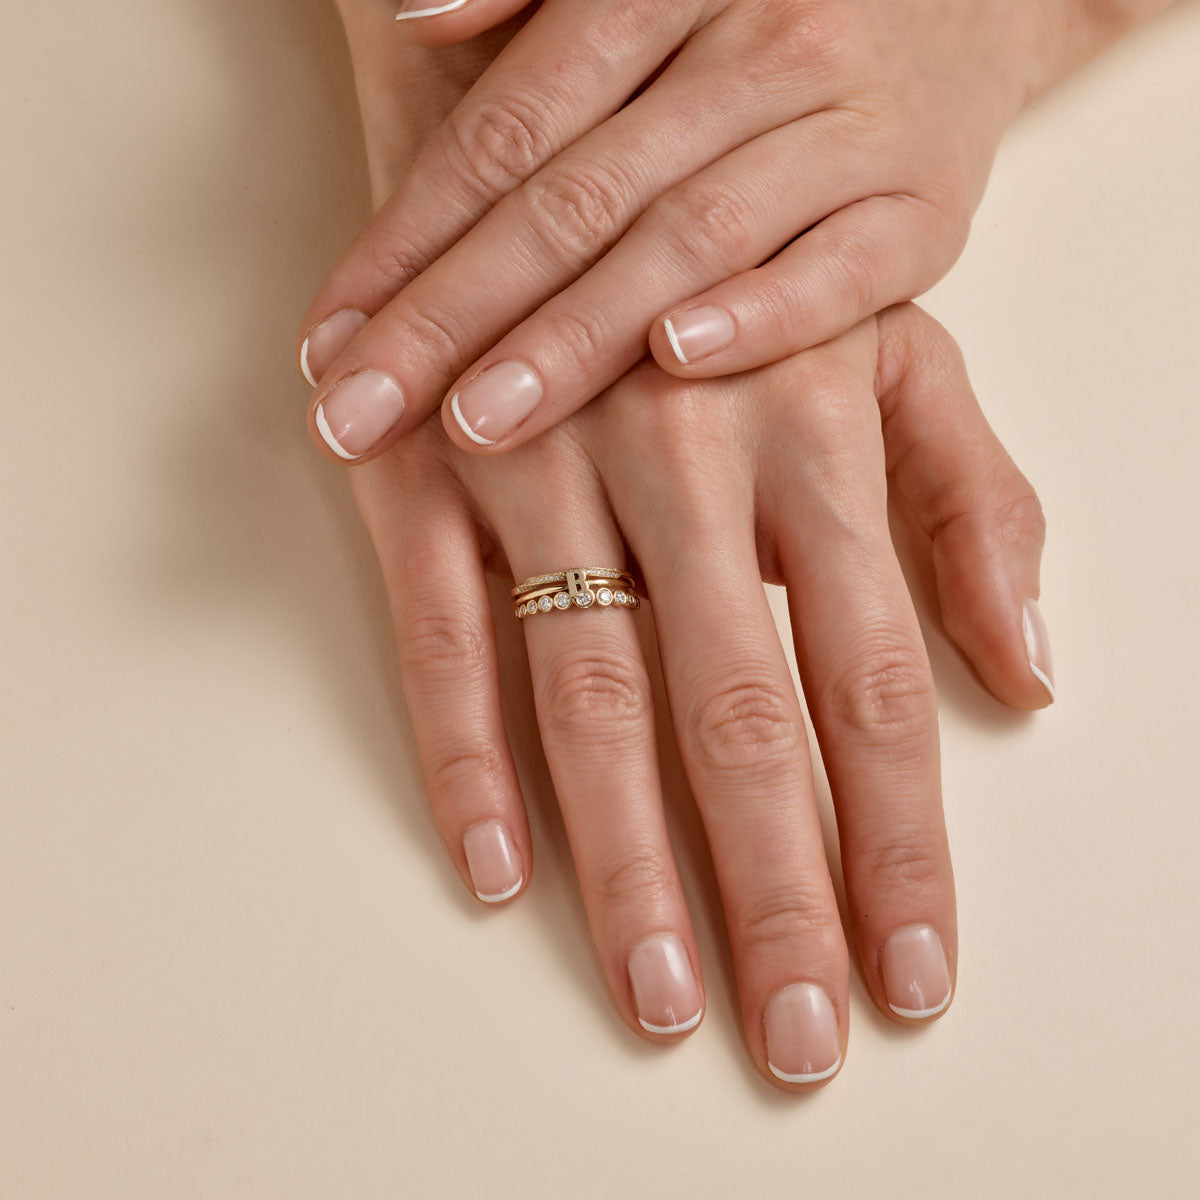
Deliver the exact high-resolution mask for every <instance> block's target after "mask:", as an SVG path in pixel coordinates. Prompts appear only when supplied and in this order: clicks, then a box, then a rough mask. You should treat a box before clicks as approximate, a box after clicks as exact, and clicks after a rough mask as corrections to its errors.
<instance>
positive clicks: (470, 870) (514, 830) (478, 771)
mask: <svg viewBox="0 0 1200 1200" xmlns="http://www.w3.org/2000/svg"><path fill="white" fill-rule="evenodd" d="M355 485H356V489H357V490H358V492H359V495H360V497H363V498H364V499H366V498H369V497H375V499H374V501H373V502H372V501H370V500H367V502H364V503H363V505H362V508H363V512H364V514H365V516H366V519H367V524H368V528H369V531H370V534H371V538H372V541H373V542H374V544H375V549H376V552H377V553H378V555H379V560H380V563H381V564H382V567H383V577H384V581H385V582H386V584H387V590H388V598H389V601H390V604H391V610H392V620H393V623H394V625H395V630H396V643H397V646H398V648H399V652H400V666H401V678H402V681H403V686H404V696H405V700H406V702H407V705H408V711H409V716H410V719H411V721H412V726H413V733H414V736H415V738H416V743H417V749H418V751H419V753H420V758H421V769H422V772H423V774H424V777H425V783H426V787H427V788H428V792H429V801H430V804H431V806H432V809H433V815H434V818H435V820H436V822H437V825H438V828H439V829H440V830H441V834H442V837H443V839H444V840H445V843H446V848H447V850H448V851H449V852H450V857H451V859H452V860H453V862H454V865H455V867H456V868H457V870H458V872H459V874H460V875H461V876H462V879H463V881H464V882H465V883H467V884H468V886H469V887H470V888H471V891H472V892H473V893H474V894H475V895H476V896H477V897H478V898H479V899H480V900H482V901H484V902H486V903H488V904H498V903H500V902H502V901H505V900H509V899H511V898H512V897H514V896H516V895H517V894H518V893H519V892H520V891H521V890H522V889H523V888H524V887H526V886H527V885H528V882H529V877H530V871H531V869H532V863H533V856H532V849H531V843H530V838H529V827H528V823H527V819H526V814H525V808H524V803H523V801H522V797H521V790H520V784H519V783H518V781H517V774H516V769H515V766H514V764H513V760H512V754H511V751H510V749H509V745H508V739H507V737H506V735H505V732H504V720H503V717H502V715H501V709H500V685H499V677H498V666H497V656H496V646H495V637H494V633H493V629H492V623H491V618H490V613H489V606H488V596H487V589H486V584H485V580H484V571H483V564H482V560H481V556H480V547H479V536H478V532H477V530H476V529H475V527H474V524H473V521H472V518H471V516H470V514H469V511H468V509H467V506H466V505H465V503H463V501H462V498H461V497H460V496H459V495H458V493H457V490H456V486H455V484H454V483H453V482H452V481H450V480H449V478H448V476H447V475H446V474H444V473H443V472H442V471H441V470H440V469H438V468H427V469H424V470H422V469H421V468H420V466H419V464H418V462H417V460H416V458H415V456H409V460H408V461H406V462H405V463H404V464H403V465H401V464H399V463H396V462H392V461H387V462H383V463H377V464H376V465H375V466H374V467H373V468H372V469H371V470H370V471H369V472H363V473H360V474H359V475H357V476H356V477H355ZM398 507H399V508H400V509H401V510H402V511H403V519H397V518H396V516H395V514H396V512H397V508H398Z"/></svg>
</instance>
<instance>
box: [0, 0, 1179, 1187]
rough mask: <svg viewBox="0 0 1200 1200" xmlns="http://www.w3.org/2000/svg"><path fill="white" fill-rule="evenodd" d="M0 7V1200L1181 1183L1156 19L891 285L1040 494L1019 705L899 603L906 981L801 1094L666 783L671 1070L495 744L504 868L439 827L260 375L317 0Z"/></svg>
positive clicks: (317, 464) (366, 615)
mask: <svg viewBox="0 0 1200 1200" xmlns="http://www.w3.org/2000/svg"><path fill="white" fill-rule="evenodd" d="M5 9H6V13H5V21H4V29H3V33H2V35H0V104H2V111H3V112H4V114H5V127H4V136H3V163H4V168H3V170H4V183H3V187H2V188H0V230H2V232H0V245H2V260H0V261H2V263H3V286H2V292H3V294H2V296H0V339H2V341H0V345H2V348H3V358H4V362H5V364H6V366H7V368H8V369H9V371H10V375H9V382H8V384H7V385H6V394H7V395H8V401H7V402H6V404H5V411H6V414H7V416H6V419H5V436H6V438H7V453H6V455H5V460H4V467H3V472H2V474H0V497H2V500H3V504H2V506H0V522H2V531H0V535H2V538H3V542H2V545H3V559H2V562H3V567H2V574H0V629H2V632H0V646H2V663H0V670H2V676H0V678H2V680H3V692H2V695H0V773H2V779H0V785H2V793H0V804H2V806H3V809H2V813H0V816H2V821H0V829H2V832H0V1195H3V1196H4V1197H6V1198H8V1197H11V1198H13V1200H51V1198H59V1197H72V1198H74V1197H79V1198H81V1200H83V1198H86V1200H109V1198H113V1200H117V1198H120V1200H133V1198H136V1200H143V1198H145V1200H149V1198H154V1200H161V1198H164V1197H171V1198H172V1200H192V1198H197V1200H198V1198H201V1197H203V1198H212V1197H222V1198H231V1197H232V1198H241V1197H247V1198H254V1200H275V1198H279V1200H284V1198H287V1200H310V1198H312V1200H315V1198H317V1197H322V1198H324V1197H334V1196H337V1197H354V1198H355V1200H372V1198H374V1197H396V1196H405V1197H408V1196H412V1197H458V1196H463V1197H466V1196H479V1197H495V1198H496V1200H500V1198H508V1197H513V1198H515V1197H530V1196H533V1197H539V1198H540V1197H571V1198H580V1200H584V1198H592V1197H596V1198H599V1197H612V1196H634V1197H651V1196H654V1197H659V1196H666V1197H701V1196H703V1197H709V1196H712V1197H717V1196H722V1197H724V1196H737V1197H741V1196H780V1197H782V1196H793V1195H804V1196H829V1197H861V1196H869V1195H879V1194H884V1195H888V1196H890V1197H894V1198H896V1200H901V1198H905V1197H914V1198H917V1197H919V1198H921V1200H929V1198H930V1197H934V1198H939V1200H940V1198H941V1197H947V1198H949V1197H961V1196H969V1197H1004V1198H1008V1197H1053V1198H1058V1197H1062V1198H1067V1197H1097V1196H1114V1197H1125V1196H1134V1195H1148V1196H1150V1195H1152V1196H1156V1197H1184V1196H1192V1195H1195V1194H1196V1191H1195V1186H1196V1185H1195V1180H1196V1178H1197V1177H1200V1176H1198V1174H1197V1172H1198V1171H1200V1162H1198V1152H1197V1142H1196V1135H1195V1125H1196V1121H1197V1118H1198V1117H1200V1111H1198V1105H1197V1082H1196V1077H1197V1069H1198V1067H1200V1055H1198V1053H1197V1051H1198V1049H1200V1038H1198V1035H1197V1020H1196V1011H1197V997H1198V995H1200V970H1198V963H1200V956H1198V953H1197V941H1198V934H1197V924H1198V922H1200V906H1198V904H1197V901H1198V899H1200V882H1198V879H1197V839H1198V836H1200V828H1198V822H1197V815H1196V814H1197V801H1198V800H1200V794H1198V792H1200V788H1198V787H1197V768H1196V757H1197V725H1198V723H1200V701H1198V699H1197V692H1198V689H1197V671H1198V668H1200V663H1198V655H1197V649H1198V646H1200V633H1198V630H1200V621H1198V620H1197V608H1198V605H1200V566H1198V564H1197V551H1198V550H1200V520H1198V517H1197V482H1196V465H1197V449H1196V446H1197V440H1198V438H1200V411H1198V404H1197V401H1198V395H1197V392H1198V389H1197V384H1196V369H1195V351H1196V345H1197V339H1196V333H1197V325H1198V320H1197V318H1198V316H1200V310H1198V303H1197V298H1196V295H1197V284H1196V279H1197V275H1198V274H1200V240H1198V235H1197V224H1198V221H1197V218H1198V215H1200V214H1198V208H1197V201H1196V194H1197V188H1200V137H1198V136H1197V113H1198V112H1200V6H1197V5H1196V4H1195V3H1191V4H1187V5H1185V6H1184V7H1183V8H1181V9H1179V10H1177V11H1175V12H1174V13H1172V14H1171V15H1169V16H1168V17H1167V18H1165V19H1163V20H1161V21H1160V22H1158V23H1157V24H1156V25H1154V26H1152V27H1149V28H1147V29H1146V30H1144V31H1143V32H1141V33H1140V34H1138V35H1137V36H1135V37H1133V38H1132V39H1130V40H1129V41H1127V42H1126V43H1125V44H1124V45H1122V46H1121V47H1120V48H1118V50H1117V51H1115V52H1113V53H1111V54H1110V55H1109V56H1107V57H1106V58H1105V59H1103V60H1102V61H1101V62H1099V63H1098V64H1096V65H1094V66H1093V67H1092V68H1091V69H1089V70H1088V71H1087V72H1086V73H1085V74H1084V75H1082V76H1080V77H1079V78H1078V79H1076V80H1075V81H1074V82H1072V83H1071V84H1069V85H1068V86H1066V87H1064V88H1063V89H1061V90H1060V91H1059V92H1057V93H1056V94H1054V95H1053V96H1052V97H1050V98H1048V99H1046V100H1045V101H1044V102H1042V103H1041V104H1039V105H1038V106H1037V108H1036V109H1035V110H1034V111H1032V112H1030V113H1029V114H1027V115H1026V116H1025V118H1024V119H1023V120H1022V121H1021V122H1020V124H1019V126H1018V127H1017V128H1016V129H1015V130H1014V131H1013V133H1012V134H1011V136H1010V137H1009V139H1008V140H1007V142H1006V143H1005V145H1004V147H1003V149H1002V152H1001V155H1000V158H999V161H998V163H997V166H996V170H995V173H994V176H993V181H992V185H991V188H990V191H989V194H988V197H987V199H986V201H985V203H984V205H983V208H982V210H981V211H980V213H979V216H978V219H977V221H976V226H975V233H974V237H973V239H972V242H971V245H970V247H969V249H968V251H967V253H966V255H965V257H964V258H963V260H962V262H961V264H960V265H959V266H958V267H957V268H956V270H955V271H954V272H953V274H952V276H951V277H950V279H949V280H948V281H947V282H946V283H945V284H943V285H942V286H941V287H939V288H938V290H937V291H936V293H935V294H934V295H932V296H931V297H930V299H929V305H930V307H931V308H932V309H933V311H934V312H935V313H937V314H938V315H939V316H940V317H941V318H942V319H943V320H944V321H945V322H946V323H947V324H948V325H949V326H950V327H951V329H952V330H953V331H954V332H955V333H956V334H957V336H958V338H959V339H960V340H961V342H962V344H963V347H964V349H965V350H966V354H967V359H968V362H969V363H970V364H971V367H972V373H973V378H974V381H975V383H976V386H977V388H978V390H979V392H980V394H981V396H982V397H983V399H984V401H985V404H986V406H987V409H988V411H989V414H990V416H991V417H992V419H993V421H994V423H995V425H996V426H997V428H998V430H999V432H1000V434H1001V435H1002V436H1003V437H1004V438H1005V439H1006V441H1007V443H1008V445H1009V446H1010V447H1011V449H1012V451H1013V453H1014V455H1015V456H1016V457H1017V459H1018V461H1019V462H1020V463H1021V465H1022V466H1023V467H1024V469H1025V470H1026V471H1027V473H1028V474H1029V475H1030V476H1031V477H1032V479H1033V480H1034V481H1035V482H1036V484H1037V486H1038V487H1039V488H1040V490H1041V494H1042V496H1043V498H1044V501H1045V505H1046V509H1047V512H1048V515H1049V520H1050V542H1049V548H1048V553H1047V558H1046V567H1045V575H1044V589H1043V595H1044V611H1045V613H1046V616H1047V618H1048V621H1049V623H1050V629H1051V633H1052V636H1053V641H1054V649H1055V653H1056V658H1057V672H1058V681H1059V697H1060V699H1059V703H1058V704H1057V705H1056V706H1055V707H1054V709H1052V710H1051V711H1049V712H1047V713H1045V714H1042V715H1040V716H1038V717H1036V718H1027V717H1022V716H1017V715H1014V714H1012V713H1010V712H1007V711H1003V710H1002V709H1001V708H1000V706H999V705H998V704H996V703H994V702H993V701H991V700H990V699H988V698H987V697H986V696H985V695H984V694H983V693H982V691H981V690H980V689H979V688H978V687H977V686H976V684H975V683H974V682H973V680H972V677H971V675H970V673H969V671H968V669H967V668H966V667H965V666H964V665H963V663H962V661H961V660H960V659H959V658H958V657H957V655H956V654H955V653H954V652H953V650H952V649H951V648H950V647H949V645H948V644H947V642H946V640H945V638H944V636H943V634H942V633H941V632H940V631H939V629H938V627H937V623H936V619H935V618H933V617H929V618H927V620H926V625H927V629H928V633H929V637H930V640H931V643H932V653H933V656H934V660H935V667H936V670H937V672H938V678H939V684H940V689H941V693H942V698H943V737H944V746H945V779H946V799H947V808H948V817H949V824H950V830H951V837H952V841H953V848H954V853H955V863H956V867H957V875H958V885H959V897H960V905H961V926H962V962H961V970H960V974H959V991H958V997H957V1002H956V1004H955V1006H954V1009H953V1010H952V1012H951V1013H950V1014H949V1016H948V1017H947V1019H946V1020H945V1021H943V1022H941V1023H940V1024H938V1025H937V1026H936V1027H935V1028H932V1029H929V1030H927V1031H924V1032H919V1033H913V1032H911V1031H906V1030H899V1029H896V1028H893V1027H892V1026H890V1025H889V1024H888V1023H886V1022H885V1021H883V1020H882V1019H880V1018H878V1017H877V1016H875V1015H874V1014H873V1012H872V1011H871V1010H870V1009H869V1007H868V1005H867V1002H866V997H865V993H864V991H863V989H862V986H861V984H860V983H859V982H858V981H857V980H856V981H855V985H854V986H855V990H854V998H853V1013H852V1021H853V1033H852V1041H851V1057H850V1058H849V1060H848V1065H847V1067H846V1069H845V1071H844V1072H843V1074H842V1076H841V1078H840V1079H839V1080H838V1081H837V1083H836V1084H835V1085H834V1086H833V1087H831V1088H829V1089H828V1090H826V1091H825V1092H823V1093H821V1094H820V1095H818V1096H815V1097H812V1098H808V1099H797V1098H795V1097H790V1096H787V1095H783V1094H781V1093H779V1092H777V1091H775V1090H773V1089H772V1088H771V1087H769V1086H768V1085H767V1084H766V1083H764V1082H763V1081H762V1080H761V1079H760V1078H759V1077H758V1076H757V1074H756V1073H755V1072H754V1071H753V1069H752V1068H751V1066H750V1064H749V1062H748V1061H747V1059H746V1057H745V1054H744V1051H743V1047H742V1043H741V1033H740V1028H739V1026H738V1023H737V1021H736V1016H735V1010H734V1001H733V994H732V981H731V972H730V964H729V956H728V949H727V946H726V943H725V940H724V934H723V932H722V930H721V926H720V917H719V910H718V907H717V905H716V903H715V901H714V900H713V899H712V879H711V868H710V867H709V865H708V862H707V859H706V857H705V853H704V850H703V845H702V842H701V840H700V838H699V832H698V828H697V823H696V819H695V817H694V816H693V815H692V813H691V811H690V809H689V807H688V805H687V804H686V803H683V802H680V803H677V804H675V805H674V807H673V808H672V814H671V815H672V829H673V833H674V835H675V837H676V842H677V845H678V847H679V853H680V858H681V861H682V869H683V873H684V877H685V884H686V886H687V889H688V894H689V897H690V900H691V902H692V905H693V911H694V914H695V917H696V921H697V928H698V936H699V940H700V948H701V953H702V955H703V958H704V962H705V965H706V975H707V983H708V1016H707V1019H706V1021H705V1023H704V1025H703V1026H702V1028H701V1030H700V1031H699V1033H698V1034H697V1035H696V1036H694V1037H693V1038H692V1039H690V1040H689V1041H687V1042H686V1044H684V1045H683V1046H680V1047H676V1048H674V1049H671V1050H666V1051H664V1050H663V1049H661V1048H659V1047H655V1046H651V1045H647V1044H643V1043H641V1042H639V1041H638V1040H637V1039H636V1038H635V1037H633V1036H632V1035H631V1034H629V1032H628V1031H627V1030H626V1029H625V1028H624V1026H623V1025H621V1024H620V1022H619V1021H618V1020H617V1018H616V1017H615V1015H614V1012H613V1010H612V1008H611V1006H610V1004H609V1002H608V1000H607V998H606V997H605V995H604V993H603V991H602V987H601V979H600V977H599V974H598V971H597V966H596V962H595V958H594V954H593V951H592V948H591V944H590V940H589V937H588V934H587V930H586V926H585V922H584V917H583V912H582V908H581V904H580V900H579V896H578V892H577V888H576V885H575V882H574V878H573V874H572V870H571V866H570V862H569V858H568V855H567V851H566V845H565V840H564V836H563V833H562V829H561V825H560V822H559V819H558V817H557V815H556V812H555V808H554V804H553V799H552V797H551V796H550V795H549V794H548V791H547V789H546V786H545V776H544V770H542V769H541V768H539V767H538V765H537V760H536V756H532V755H530V754H528V753H526V755H525V757H526V760H527V762H528V763H529V764H530V765H529V766H528V779H529V783H530V791H531V796H532V800H531V808H532V816H533V822H534V837H535V853H536V867H535V872H534V881H533V885H532V888H531V890H530V892H529V894H528V895H527V896H526V897H525V898H524V899H523V900H522V901H520V902H519V903H518V904H517V905H516V906H515V907H512V908H510V909H507V910H504V911H495V910H490V909H484V908H483V907H482V906H480V905H478V904H476V903H475V902H474V901H473V900H471V899H470V898H469V897H468V896H467V894H466V893H465V892H464V890H463V888H462V886H461V884H460V883H459V880H458V878H457V876H456V875H455V874H454V872H453V871H452V869H451V868H450V866H449V865H448V863H447V861H446V860H445V858H444V856H443V852H442V850H441V847H440V845H439V844H438V842H437V840H436V837H435V833H434V829H433V826H432V823H431V820H430V818H429V816H428V814H427V811H426V805H425V798H424V794H423V792H422V789H421V786H420V781H419V776H418V773H417V771H416V768H415V766H414V760H413V752H412V742H411V738H410V735H409V733H408V731H407V727H406V723H405V716H404V708H403V702H402V699H401V696H400V694H399V690H398V687H397V681H396V671H395V668H394V663H393V653H392V648H391V645H390V641H389V636H390V635H389V628H388V624H387V619H386V613H385V608H384V603H383V599H382V595H381V587H380V584H379V582H378V580H377V578H376V573H375V570H374V568H373V564H372V559H371V553H370V549H369V546H368V544H367V542H366V540H365V538H364V536H363V534H362V533H361V531H360V530H359V527H358V524H357V522H356V518H355V514H354V509H353V506H352V504H351V502H350V499H349V495H348V489H347V486H346V481H345V478H344V476H343V474H342V472H341V471H340V470H339V469H338V468H337V467H335V466H333V465H330V464H327V463H325V462H323V461H322V460H320V459H319V458H318V456H317V455H316V453H315V452H314V451H313V450H312V449H311V448H310V447H309V445H308V443H307V441H306V438H305V433H304V428H303V421H302V414H303V409H304V404H305V397H306V390H305V388H304V386H303V385H302V384H301V382H300V381H299V380H298V378H297V377H296V376H295V373H294V371H293V368H292V364H291V346H292V337H293V332H294V329H295V324H296V321H297V319H298V317H299V314H300V312H301V311H302V309H303V308H304V306H305V303H306V301H307V298H308V297H309V295H310V293H311V291H312V289H313V288H314V287H315V285H316V284H317V282H318V281H319V279H320V278H321V276H322V274H323V271H324V268H325V267H326V266H327V264H328V263H329V262H330V261H331V259H332V258H333V257H334V255H335V254H336V253H337V251H338V250H339V249H340V248H341V247H342V245H343V243H344V242H345V240H346V239H347V237H348V236H349V235H350V234H351V233H352V232H353V231H354V230H355V229H356V227H357V226H358V224H359V223H360V222H361V221H362V219H363V217H364V215H365V185H364V168H363V158H362V154H361V151H360V149H359V146H358V142H357V137H358V134H357V127H356V117H355V111H354V104H353V97H352V91H351V85H350V80H349V75H348V68H347V64H346V61H345V58H344V52H343V49H342V46H341V42H340V38H339V34H338V29H337V26H336V24H335V21H334V19H333V18H332V16H331V14H330V12H329V11H327V8H326V5H325V4H324V3H323V2H322V0H256V2H253V3H250V2H247V0H124V2H123V3H120V4H100V3H83V2H82V0H70V2H68V3H64V4H48V3H42V4H29V5H19V6H18V5H16V4H13V3H8V4H6V5H5ZM914 580H915V581H916V586H917V588H918V592H919V594H920V596H921V597H922V603H923V604H924V605H925V607H926V609H927V610H928V607H929V604H928V600H929V596H928V588H927V585H926V583H925V582H924V580H923V576H922V574H921V570H920V565H919V563H918V565H917V567H915V568H914ZM775 599H776V601H777V600H778V597H776V598H775ZM507 653H508V655H509V660H510V663H511V665H512V668H513V669H514V671H519V670H520V666H521V663H520V657H519V649H517V648H515V642H514V644H513V645H510V647H509V649H508V651H507ZM523 699H524V698H523V696H522V695H521V694H518V695H517V696H516V698H515V700H514V703H513V707H512V714H513V716H514V717H515V716H516V714H517V713H518V712H519V711H520V705H521V703H522V702H523ZM1189 1180H1190V1181H1191V1182H1190V1183H1189Z"/></svg>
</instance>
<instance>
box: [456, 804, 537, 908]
mask: <svg viewBox="0 0 1200 1200" xmlns="http://www.w3.org/2000/svg"><path fill="white" fill-rule="evenodd" d="M463 851H464V852H465V853H466V856H467V868H468V870H469V871H470V872H471V883H472V885H473V886H474V888H475V895H477V896H478V897H479V898H480V900H483V901H485V902H486V903H488V904H499V903H500V901H501V900H507V899H508V898H509V897H510V896H515V895H516V894H517V892H519V891H520V890H521V884H522V883H524V882H525V875H524V872H523V871H522V869H521V860H520V858H519V857H518V856H517V847H516V845H515V844H514V843H513V840H512V834H510V833H509V832H508V827H507V826H506V825H505V824H504V822H503V821H497V820H495V819H489V820H487V821H479V822H477V823H476V824H474V825H472V826H470V828H468V829H467V831H466V832H465V833H464V834H463Z"/></svg>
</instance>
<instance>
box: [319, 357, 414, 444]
mask: <svg viewBox="0 0 1200 1200" xmlns="http://www.w3.org/2000/svg"><path fill="white" fill-rule="evenodd" d="M403 412H404V393H403V392H402V391H401V390H400V385H399V384H398V383H397V382H396V381H395V380H394V379H393V378H392V377H391V376H390V375H385V374H384V373H383V372H382V371H359V372H358V374H356V375H351V376H350V377H349V378H348V379H346V380H345V382H343V383H339V384H338V385H337V387H335V388H334V389H333V391H331V392H330V393H329V394H328V395H327V396H326V397H325V399H324V400H322V401H321V403H320V404H318V405H317V409H316V413H315V414H314V415H315V418H316V422H317V429H318V430H319V431H320V433H321V436H322V437H323V438H324V439H325V442H326V444H327V445H328V446H329V448H330V449H331V450H332V451H333V452H334V453H335V454H336V455H338V456H339V457H341V458H348V459H353V458H361V457H362V456H363V455H364V454H366V452H367V451H368V450H370V449H371V447H372V446H374V445H375V443H376V442H377V441H379V439H380V438H381V437H383V435H384V434H385V433H387V431H388V430H389V429H391V427H392V426H393V425H395V423H396V422H397V421H398V420H399V419H400V415H401V413H403Z"/></svg>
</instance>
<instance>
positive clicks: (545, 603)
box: [537, 596, 554, 612]
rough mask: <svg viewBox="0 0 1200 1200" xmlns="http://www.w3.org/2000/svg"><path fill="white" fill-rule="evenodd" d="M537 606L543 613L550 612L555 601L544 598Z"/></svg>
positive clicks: (547, 597)
mask: <svg viewBox="0 0 1200 1200" xmlns="http://www.w3.org/2000/svg"><path fill="white" fill-rule="evenodd" d="M537 606H538V608H540V609H541V610H542V612H549V611H550V610H551V609H552V608H553V607H554V601H553V600H551V599H550V597H549V596H543V597H542V598H541V599H540V600H539V601H538V602H537Z"/></svg>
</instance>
